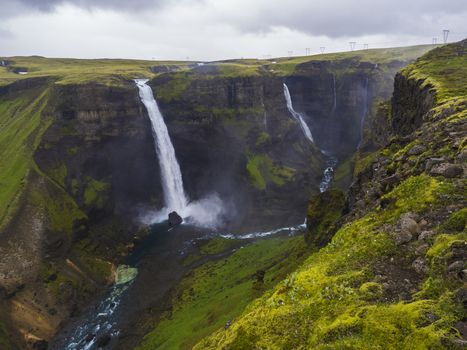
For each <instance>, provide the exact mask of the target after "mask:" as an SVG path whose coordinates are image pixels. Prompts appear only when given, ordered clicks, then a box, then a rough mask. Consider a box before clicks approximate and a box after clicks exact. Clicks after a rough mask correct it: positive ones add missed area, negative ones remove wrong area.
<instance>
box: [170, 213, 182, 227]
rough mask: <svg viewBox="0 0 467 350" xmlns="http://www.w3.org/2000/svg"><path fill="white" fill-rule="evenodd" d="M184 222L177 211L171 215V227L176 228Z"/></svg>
mask: <svg viewBox="0 0 467 350" xmlns="http://www.w3.org/2000/svg"><path fill="white" fill-rule="evenodd" d="M182 222H183V219H182V217H181V216H180V215H178V213H177V212H176V211H173V212H171V213H169V226H170V227H174V226H177V225H180V224H181V223H182Z"/></svg>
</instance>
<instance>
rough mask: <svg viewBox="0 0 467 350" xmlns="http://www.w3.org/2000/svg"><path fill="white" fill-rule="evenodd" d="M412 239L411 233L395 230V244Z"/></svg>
mask: <svg viewBox="0 0 467 350" xmlns="http://www.w3.org/2000/svg"><path fill="white" fill-rule="evenodd" d="M411 240H412V234H411V233H410V232H406V231H399V232H396V236H395V241H396V244H397V245H401V244H404V243H408V242H410V241H411Z"/></svg>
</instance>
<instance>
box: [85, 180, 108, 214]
mask: <svg viewBox="0 0 467 350" xmlns="http://www.w3.org/2000/svg"><path fill="white" fill-rule="evenodd" d="M86 181H87V186H86V189H85V190H84V204H85V205H86V206H87V207H89V206H95V207H97V208H102V207H103V206H104V205H105V201H106V193H107V191H108V189H109V187H110V185H109V184H108V183H106V182H102V181H98V180H95V179H92V178H87V180H86Z"/></svg>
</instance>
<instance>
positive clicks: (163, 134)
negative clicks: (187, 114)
mask: <svg viewBox="0 0 467 350" xmlns="http://www.w3.org/2000/svg"><path fill="white" fill-rule="evenodd" d="M147 81H148V80H147V79H137V80H135V82H136V84H137V86H138V89H139V96H140V98H141V101H142V102H143V104H144V106H145V107H146V109H147V111H148V114H149V118H150V119H151V125H152V134H153V136H154V144H155V147H156V152H157V156H158V158H159V165H160V168H161V177H162V188H163V191H164V199H165V205H166V207H167V209H168V210H169V211H172V210H175V211H177V212H179V213H181V212H183V211H184V210H185V208H186V206H187V204H188V200H187V197H186V195H185V191H184V190H183V180H182V173H181V172H180V166H179V165H178V162H177V158H176V157H175V150H174V147H173V145H172V141H171V140H170V136H169V131H168V130H167V126H166V125H165V122H164V118H163V116H162V114H161V112H160V110H159V107H158V106H157V102H156V100H155V99H154V95H153V93H152V90H151V88H150V87H149V85H147V84H146V82H147Z"/></svg>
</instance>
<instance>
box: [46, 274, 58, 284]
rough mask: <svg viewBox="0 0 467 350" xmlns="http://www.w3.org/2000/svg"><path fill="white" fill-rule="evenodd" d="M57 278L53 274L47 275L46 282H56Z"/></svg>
mask: <svg viewBox="0 0 467 350" xmlns="http://www.w3.org/2000/svg"><path fill="white" fill-rule="evenodd" d="M57 277H58V276H57V274H56V273H53V274H51V275H49V277H47V281H49V282H53V281H56V280H57Z"/></svg>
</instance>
